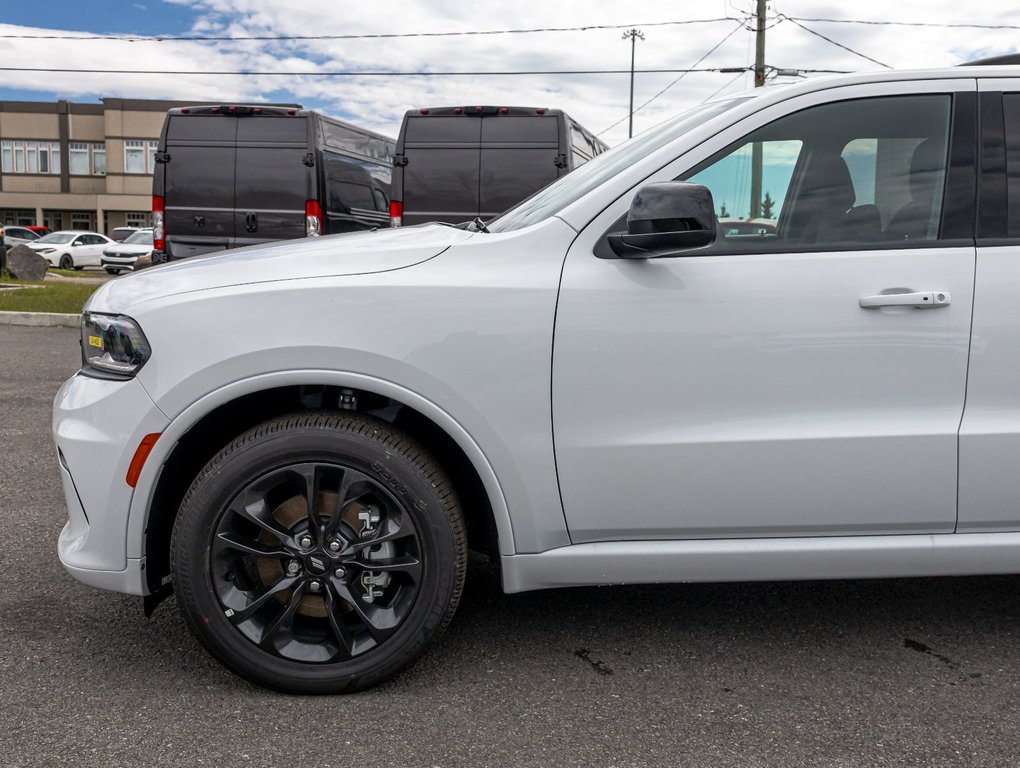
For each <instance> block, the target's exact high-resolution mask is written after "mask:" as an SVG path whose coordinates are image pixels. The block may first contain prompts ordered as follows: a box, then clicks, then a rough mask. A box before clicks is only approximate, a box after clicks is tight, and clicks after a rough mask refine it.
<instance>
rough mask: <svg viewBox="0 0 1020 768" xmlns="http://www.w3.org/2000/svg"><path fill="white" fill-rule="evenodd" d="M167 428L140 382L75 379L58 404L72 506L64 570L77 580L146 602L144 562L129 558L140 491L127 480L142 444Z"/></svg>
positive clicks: (57, 430)
mask: <svg viewBox="0 0 1020 768" xmlns="http://www.w3.org/2000/svg"><path fill="white" fill-rule="evenodd" d="M167 423H168V421H167V419H166V417H165V416H164V415H163V414H162V412H160V410H159V409H158V408H157V407H156V405H155V404H154V403H153V402H152V400H151V398H149V396H148V394H147V393H146V392H145V390H144V389H143V388H142V385H141V384H139V383H138V381H137V380H135V379H131V380H128V381H108V380H105V379H95V378H91V377H89V376H84V375H82V374H76V375H75V376H73V377H72V378H70V379H68V380H67V381H66V382H64V385H63V386H62V387H61V388H60V391H59V392H57V396H56V399H55V400H54V402H53V437H54V440H55V441H56V444H57V455H58V459H59V461H60V476H61V480H62V481H63V486H64V499H65V501H66V502H67V508H68V518H69V519H68V522H67V524H66V525H65V526H64V529H63V530H62V531H61V532H60V539H59V541H58V543H57V552H58V554H59V556H60V562H61V563H63V565H64V567H65V568H66V569H67V571H68V572H69V573H70V574H71V575H72V576H74V578H76V579H77V580H79V581H81V582H84V583H85V584H90V585H92V586H96V587H101V588H103V589H112V590H115V591H118V592H128V593H130V594H145V592H146V591H147V590H146V587H145V578H144V576H145V574H144V570H145V561H144V558H141V559H139V558H128V557H127V531H128V513H129V509H130V506H131V497H132V494H133V492H134V489H133V488H131V487H130V486H129V485H128V484H127V482H126V480H125V477H126V475H127V470H128V466H129V465H130V463H131V458H132V457H133V456H134V452H135V449H136V448H137V446H138V443H139V442H140V441H141V439H142V437H144V436H145V435H147V434H150V433H153V432H162V431H163V429H165V427H166V425H167Z"/></svg>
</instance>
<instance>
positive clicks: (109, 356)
mask: <svg viewBox="0 0 1020 768" xmlns="http://www.w3.org/2000/svg"><path fill="white" fill-rule="evenodd" d="M151 356H152V350H151V349H150V348H149V342H148V340H147V339H146V338H145V334H144V333H142V329H141V328H139V327H138V323H136V322H135V321H134V320H132V319H131V318H130V317H125V316H124V315H103V314H100V313H98V312H83V313H82V316H81V357H82V369H83V370H84V371H85V372H86V373H92V374H98V375H100V376H102V375H104V374H105V375H111V374H112V375H113V376H116V377H118V378H121V377H123V378H130V377H131V376H134V375H135V374H136V373H138V371H139V370H140V369H141V367H142V366H143V365H145V362H146V361H147V360H148V359H149V357H151Z"/></svg>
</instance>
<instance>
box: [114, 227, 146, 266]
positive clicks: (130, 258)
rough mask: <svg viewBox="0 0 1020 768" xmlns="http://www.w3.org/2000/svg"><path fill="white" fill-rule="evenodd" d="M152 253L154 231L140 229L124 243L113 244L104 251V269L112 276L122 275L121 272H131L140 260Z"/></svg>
mask: <svg viewBox="0 0 1020 768" xmlns="http://www.w3.org/2000/svg"><path fill="white" fill-rule="evenodd" d="M151 253H152V230H151V229H139V230H137V231H135V232H132V233H131V234H130V235H128V236H127V238H126V239H125V240H123V241H122V242H119V243H113V244H111V245H110V246H109V247H107V248H106V249H104V250H103V257H102V264H103V269H105V270H106V271H107V272H109V273H110V274H111V275H117V274H120V272H121V270H127V271H131V270H133V269H134V268H135V264H137V263H138V259H140V258H141V257H142V256H147V255H149V254H151Z"/></svg>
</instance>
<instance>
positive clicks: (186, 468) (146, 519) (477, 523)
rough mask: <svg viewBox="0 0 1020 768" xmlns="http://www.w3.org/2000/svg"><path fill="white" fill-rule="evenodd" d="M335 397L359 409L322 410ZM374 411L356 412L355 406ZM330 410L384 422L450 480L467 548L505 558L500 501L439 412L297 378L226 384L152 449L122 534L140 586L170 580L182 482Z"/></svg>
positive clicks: (342, 378) (343, 384)
mask: <svg viewBox="0 0 1020 768" xmlns="http://www.w3.org/2000/svg"><path fill="white" fill-rule="evenodd" d="M341 390H343V391H345V393H353V395H354V397H355V400H356V401H358V407H356V408H350V407H349V406H350V403H349V402H348V403H347V407H346V408H345V407H343V406H340V405H339V403H338V404H337V405H331V404H329V405H324V403H323V402H322V401H323V399H330V398H332V397H333V396H334V395H336V394H337V393H339V392H340V391H341ZM360 398H365V401H366V404H370V405H374V406H378V407H376V408H364V407H361V399H360ZM322 407H336V408H337V409H338V410H344V409H348V410H359V411H365V412H369V413H375V414H376V415H381V417H382V418H386V417H387V415H392V416H393V419H392V421H393V422H394V423H395V424H396V425H397V426H398V427H399V428H401V429H402V430H404V431H405V432H407V433H408V434H409V435H410V436H411V437H413V438H414V439H416V440H418V441H419V442H420V443H422V444H423V446H424V447H425V448H426V449H427V450H429V452H430V453H432V454H433V456H435V458H436V460H437V461H439V463H440V464H442V465H443V467H444V469H445V470H446V471H447V472H448V474H450V476H451V480H452V481H453V483H454V486H455V487H456V489H457V492H458V495H460V496H461V497H462V498H461V505H462V507H463V508H464V511H465V516H466V518H467V521H468V525H469V530H470V533H471V538H472V545H473V546H475V547H476V548H482V547H485V546H489V545H491V549H493V550H495V551H493V553H492V554H493V555H496V554H497V553H498V554H499V555H512V554H514V540H513V530H512V526H511V521H510V514H509V510H508V507H507V504H506V499H505V496H504V494H503V491H502V489H501V487H500V484H499V481H498V479H497V477H496V474H495V472H494V470H493V468H492V466H491V464H490V462H489V461H488V459H487V458H486V456H485V454H484V452H483V451H482V449H481V447H480V446H479V445H478V444H477V443H476V442H475V440H474V439H473V438H472V437H471V435H470V434H469V433H468V432H467V430H465V429H464V428H463V427H462V426H461V425H460V424H459V422H458V421H457V420H456V419H455V418H453V416H451V415H450V414H449V413H448V412H447V411H445V410H444V409H442V408H440V407H439V406H437V405H435V404H434V403H433V402H431V401H430V400H428V399H427V398H424V397H422V396H421V395H419V394H417V393H415V392H412V391H411V390H408V389H406V388H405V387H402V386H400V385H398V384H394V383H392V382H388V381H385V380H381V379H376V378H373V377H369V376H365V375H363V374H354V373H345V372H338V371H322V370H305V371H290V372H277V373H271V374H264V375H260V376H254V377H251V378H248V379H244V380H241V381H236V382H233V383H231V384H229V385H227V386H225V387H222V388H220V389H218V390H216V391H214V392H211V393H209V394H207V395H205V396H204V397H202V398H200V399H199V400H197V401H195V402H194V403H192V404H191V405H189V406H188V407H187V408H185V409H184V410H183V411H182V412H181V413H180V414H178V415H177V416H176V417H174V418H173V419H171V422H170V424H169V425H168V426H167V428H166V429H165V430H164V431H163V433H162V434H161V435H160V438H159V439H158V440H157V442H156V444H155V446H154V448H153V450H152V452H151V454H150V455H149V457H148V460H147V461H146V462H145V466H144V467H143V469H142V472H141V474H140V475H139V478H138V484H137V486H136V488H135V492H134V494H133V496H132V501H131V510H130V515H129V521H128V530H127V552H128V556H129V557H142V556H144V557H145V558H146V567H145V571H146V581H147V584H148V588H149V590H150V592H155V591H156V590H158V589H159V588H160V586H161V585H162V584H163V583H164V581H165V579H166V577H167V576H168V574H169V560H168V554H169V543H170V535H169V532H170V530H172V527H173V521H174V519H175V518H176V515H177V511H178V507H179V506H180V501H181V499H182V498H183V496H184V493H185V492H186V491H187V488H188V486H189V485H190V483H191V480H192V479H194V477H195V475H196V474H197V472H198V471H200V470H201V468H202V467H203V466H204V465H205V463H206V462H207V461H208V459H209V458H211V457H212V456H213V455H215V453H216V452H217V451H218V450H219V449H220V448H222V447H223V446H224V445H226V443H227V442H229V440H231V439H233V438H234V437H236V436H237V435H239V434H241V433H243V432H244V431H246V430H247V429H248V428H250V427H252V426H255V425H256V424H259V423H261V422H263V421H265V420H267V419H270V418H273V417H275V416H279V415H282V414H284V413H288V412H295V411H300V410H304V409H311V408H322Z"/></svg>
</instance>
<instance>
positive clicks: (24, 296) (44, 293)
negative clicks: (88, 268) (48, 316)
mask: <svg viewBox="0 0 1020 768" xmlns="http://www.w3.org/2000/svg"><path fill="white" fill-rule="evenodd" d="M0 285H3V286H7V285H36V286H40V287H38V288H31V289H26V290H23V291H0V312H64V313H69V314H78V313H79V312H81V308H82V307H83V306H84V305H85V301H86V300H87V299H88V297H89V296H91V295H92V294H93V292H94V291H95V290H96V288H98V287H99V286H98V285H82V284H79V283H52V282H49V283H43V282H30V281H27V280H12V279H10V278H0Z"/></svg>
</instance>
